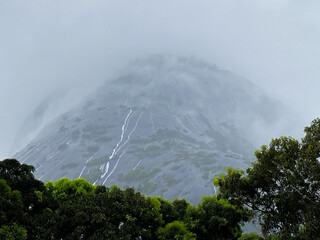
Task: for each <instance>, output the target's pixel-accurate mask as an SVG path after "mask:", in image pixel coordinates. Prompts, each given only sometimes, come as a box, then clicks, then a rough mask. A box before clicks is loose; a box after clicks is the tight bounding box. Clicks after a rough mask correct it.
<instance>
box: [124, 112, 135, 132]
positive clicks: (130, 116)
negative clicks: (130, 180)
mask: <svg viewBox="0 0 320 240" xmlns="http://www.w3.org/2000/svg"><path fill="white" fill-rule="evenodd" d="M132 115H133V114H131V115H130V117H129V118H128V121H127V126H126V128H125V129H124V132H126V131H127V129H128V126H129V123H130V119H131V117H132Z"/></svg>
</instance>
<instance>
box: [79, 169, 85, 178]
mask: <svg viewBox="0 0 320 240" xmlns="http://www.w3.org/2000/svg"><path fill="white" fill-rule="evenodd" d="M85 169H86V166H84V167H83V168H82V170H81V172H80V175H79V177H78V178H81V175H82V174H83V171H84V170H85Z"/></svg>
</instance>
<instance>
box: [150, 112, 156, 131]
mask: <svg viewBox="0 0 320 240" xmlns="http://www.w3.org/2000/svg"><path fill="white" fill-rule="evenodd" d="M151 122H152V131H153V134H155V133H156V130H155V127H154V121H153V113H152V111H151Z"/></svg>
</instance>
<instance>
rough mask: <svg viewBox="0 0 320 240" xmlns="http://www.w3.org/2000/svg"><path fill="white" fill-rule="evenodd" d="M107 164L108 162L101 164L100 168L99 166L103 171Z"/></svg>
mask: <svg viewBox="0 0 320 240" xmlns="http://www.w3.org/2000/svg"><path fill="white" fill-rule="evenodd" d="M105 166H106V164H105V163H104V164H101V166H100V168H99V169H100V170H101V171H103V169H104V167H105Z"/></svg>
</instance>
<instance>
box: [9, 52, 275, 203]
mask: <svg viewBox="0 0 320 240" xmlns="http://www.w3.org/2000/svg"><path fill="white" fill-rule="evenodd" d="M280 110H281V109H280V107H279V104H278V102H276V101H274V100H273V99H271V98H269V97H268V96H266V95H265V94H264V93H263V91H261V90H260V89H259V88H258V87H256V86H255V85H254V84H252V83H251V82H249V81H247V80H245V79H242V78H240V77H238V76H236V75H233V74H232V73H230V72H228V71H224V70H220V69H219V68H218V67H216V66H215V65H210V64H208V63H206V62H204V61H202V60H199V59H197V58H195V57H186V58H185V57H174V56H168V55H154V56H151V57H149V58H146V59H137V60H135V61H133V62H132V63H131V64H129V65H128V66H127V67H126V68H125V70H123V71H122V72H121V73H120V74H119V77H118V78H115V79H113V80H112V81H108V82H106V83H105V85H103V86H101V87H100V88H99V89H98V90H97V91H96V92H95V93H94V94H92V95H91V96H89V97H88V98H86V99H85V100H84V102H83V103H82V104H80V105H78V106H76V107H75V108H73V109H72V110H70V111H68V112H66V113H64V114H62V115H61V116H59V117H58V118H56V119H54V120H53V121H52V122H50V123H49V124H48V125H47V126H46V127H45V128H43V129H42V131H41V132H40V133H39V134H38V136H37V137H36V138H35V139H34V140H32V141H31V142H30V143H29V144H28V145H27V146H26V147H25V148H24V149H23V150H22V151H20V152H18V153H16V154H15V156H14V157H15V158H17V159H18V160H20V161H21V162H24V163H27V164H32V165H34V166H35V167H36V172H35V175H36V177H38V178H39V179H40V180H42V181H47V180H56V179H58V178H61V177H64V176H66V177H68V178H78V177H83V178H86V179H88V180H89V181H90V182H92V183H94V184H105V185H107V186H110V185H114V184H116V185H118V186H120V187H132V186H133V187H135V189H136V190H138V191H141V192H142V193H144V194H147V195H161V196H163V197H165V198H168V199H173V198H174V197H182V198H187V199H188V200H189V201H190V202H192V203H197V202H198V201H199V200H200V198H201V196H203V195H212V194H213V193H214V191H215V190H214V187H213V186H212V178H213V177H214V176H216V175H217V174H219V173H222V172H225V168H226V167H227V166H232V167H236V168H246V167H248V165H249V162H250V161H251V160H252V159H253V151H254V149H255V148H256V147H257V146H256V144H255V141H256V140H255V139H256V137H257V133H256V130H257V126H258V127H260V128H270V127H272V126H273V124H274V123H276V121H277V119H276V117H275V116H279V114H280Z"/></svg>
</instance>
